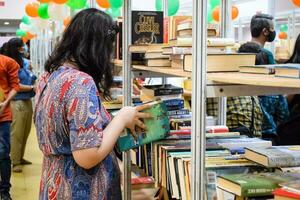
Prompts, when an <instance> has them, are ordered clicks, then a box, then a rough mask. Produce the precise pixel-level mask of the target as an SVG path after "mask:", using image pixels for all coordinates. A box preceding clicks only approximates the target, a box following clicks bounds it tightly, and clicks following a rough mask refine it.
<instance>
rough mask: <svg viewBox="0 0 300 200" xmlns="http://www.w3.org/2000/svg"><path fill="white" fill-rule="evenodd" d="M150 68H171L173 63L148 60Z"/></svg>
mask: <svg viewBox="0 0 300 200" xmlns="http://www.w3.org/2000/svg"><path fill="white" fill-rule="evenodd" d="M146 65H147V66H148V67H171V61H170V60H169V59H164V58H163V59H148V60H146Z"/></svg>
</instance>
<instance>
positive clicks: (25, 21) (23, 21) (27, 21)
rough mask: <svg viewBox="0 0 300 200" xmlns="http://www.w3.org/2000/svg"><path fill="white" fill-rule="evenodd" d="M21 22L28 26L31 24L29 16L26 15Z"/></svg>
mask: <svg viewBox="0 0 300 200" xmlns="http://www.w3.org/2000/svg"><path fill="white" fill-rule="evenodd" d="M21 22H22V23H24V24H26V25H29V24H30V19H29V17H28V16H27V15H24V16H23V17H22V19H21Z"/></svg>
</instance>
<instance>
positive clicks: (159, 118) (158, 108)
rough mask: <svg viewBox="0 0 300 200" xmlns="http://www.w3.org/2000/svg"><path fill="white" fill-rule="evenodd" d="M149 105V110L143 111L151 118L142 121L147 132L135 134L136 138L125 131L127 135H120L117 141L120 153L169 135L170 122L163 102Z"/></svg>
mask: <svg viewBox="0 0 300 200" xmlns="http://www.w3.org/2000/svg"><path fill="white" fill-rule="evenodd" d="M149 104H150V105H151V108H149V109H146V110H144V111H143V112H145V113H150V114H151V115H152V118H150V119H145V120H144V124H145V125H146V127H147V130H146V131H145V130H144V131H141V132H137V138H135V137H134V136H133V135H132V134H131V133H129V132H130V131H129V130H128V131H127V132H128V133H125V134H123V135H121V136H120V137H119V138H118V141H117V146H118V148H119V150H120V151H126V150H129V149H133V148H136V147H138V146H141V145H143V144H148V143H150V142H153V141H156V140H160V139H163V138H165V137H166V136H167V135H168V134H169V132H170V125H169V123H170V122H169V117H168V113H167V108H166V105H165V104H164V103H163V102H151V103H149Z"/></svg>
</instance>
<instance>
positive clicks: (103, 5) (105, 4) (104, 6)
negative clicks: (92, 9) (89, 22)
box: [96, 0, 110, 8]
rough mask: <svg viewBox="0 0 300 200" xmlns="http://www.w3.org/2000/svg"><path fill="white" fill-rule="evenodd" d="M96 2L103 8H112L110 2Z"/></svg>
mask: <svg viewBox="0 0 300 200" xmlns="http://www.w3.org/2000/svg"><path fill="white" fill-rule="evenodd" d="M96 2H97V4H98V5H99V6H100V7H101V8H110V4H109V1H108V0H96Z"/></svg>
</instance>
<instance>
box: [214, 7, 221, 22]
mask: <svg viewBox="0 0 300 200" xmlns="http://www.w3.org/2000/svg"><path fill="white" fill-rule="evenodd" d="M212 17H213V19H214V20H215V21H216V22H218V21H220V6H217V7H215V8H214V10H213V12H212Z"/></svg>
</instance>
